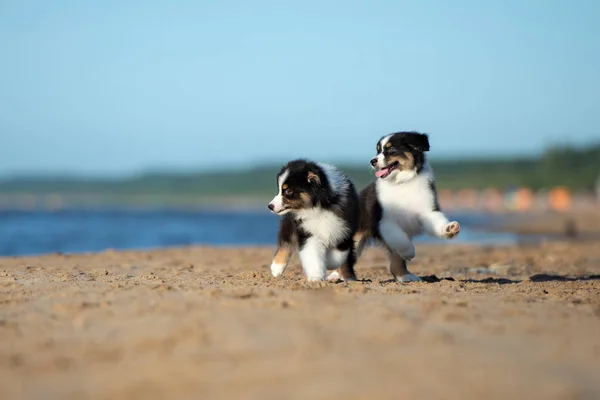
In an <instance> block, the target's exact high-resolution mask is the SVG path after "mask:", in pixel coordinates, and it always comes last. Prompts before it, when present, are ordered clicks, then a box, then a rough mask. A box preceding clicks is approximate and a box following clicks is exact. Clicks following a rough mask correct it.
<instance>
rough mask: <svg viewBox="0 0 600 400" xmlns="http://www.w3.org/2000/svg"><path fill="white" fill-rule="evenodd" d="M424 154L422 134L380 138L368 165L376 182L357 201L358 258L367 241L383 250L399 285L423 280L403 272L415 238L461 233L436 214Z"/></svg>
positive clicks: (426, 141) (426, 147) (425, 142)
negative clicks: (421, 235)
mask: <svg viewBox="0 0 600 400" xmlns="http://www.w3.org/2000/svg"><path fill="white" fill-rule="evenodd" d="M427 151H429V138H428V136H427V135H426V134H422V133H418V132H397V133H393V134H391V135H387V136H384V137H382V138H381V139H380V140H379V141H378V142H377V155H376V156H375V157H373V159H371V166H372V167H373V169H374V170H375V176H376V180H375V181H374V182H372V183H371V184H370V185H368V186H367V187H366V188H365V189H363V190H362V191H361V192H360V195H359V199H360V223H359V228H358V231H357V233H356V234H355V235H354V244H355V248H356V252H357V256H359V255H360V252H361V251H362V249H363V248H364V246H365V244H366V243H367V242H368V241H369V240H370V239H374V240H375V242H379V243H381V244H383V245H384V246H385V247H386V249H387V250H388V253H389V256H390V272H391V273H392V275H393V276H394V278H395V279H396V280H398V281H400V282H411V281H420V280H421V278H419V277H418V276H416V275H414V274H411V273H410V272H409V271H408V269H407V267H406V263H407V262H408V261H410V260H412V259H413V257H415V247H414V245H413V243H412V239H413V238H414V237H415V236H418V235H420V234H422V233H427V234H429V235H431V236H434V237H437V238H443V239H451V238H454V237H456V236H457V235H458V233H459V232H460V225H459V224H458V222H456V221H452V222H449V221H448V219H447V218H446V216H445V215H444V214H443V213H442V211H441V209H440V205H439V204H438V200H437V191H436V187H435V179H434V176H433V171H432V170H431V167H430V166H429V164H428V163H427V160H426V157H425V152H427Z"/></svg>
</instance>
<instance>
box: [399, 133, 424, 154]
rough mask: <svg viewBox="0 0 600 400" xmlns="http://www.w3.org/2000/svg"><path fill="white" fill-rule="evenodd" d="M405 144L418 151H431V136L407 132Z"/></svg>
mask: <svg viewBox="0 0 600 400" xmlns="http://www.w3.org/2000/svg"><path fill="white" fill-rule="evenodd" d="M404 143H405V144H406V145H407V146H409V147H412V148H413V149H415V150H417V151H429V136H427V134H426V133H418V132H407V133H406V134H405V135H404Z"/></svg>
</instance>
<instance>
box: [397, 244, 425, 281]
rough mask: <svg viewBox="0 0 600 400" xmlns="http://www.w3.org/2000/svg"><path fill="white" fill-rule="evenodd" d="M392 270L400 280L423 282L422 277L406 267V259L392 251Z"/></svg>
mask: <svg viewBox="0 0 600 400" xmlns="http://www.w3.org/2000/svg"><path fill="white" fill-rule="evenodd" d="M390 272H391V273H392V275H393V276H394V278H396V280H397V281H398V282H421V281H422V279H421V278H419V277H418V276H417V275H415V274H413V273H411V272H410V271H409V270H408V268H406V260H405V259H403V258H402V257H400V256H399V255H398V254H397V253H395V252H393V251H390Z"/></svg>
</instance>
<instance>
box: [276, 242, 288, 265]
mask: <svg viewBox="0 0 600 400" xmlns="http://www.w3.org/2000/svg"><path fill="white" fill-rule="evenodd" d="M291 256H292V248H291V247H287V246H284V247H280V248H278V249H277V251H276V252H275V255H274V256H273V262H274V263H275V264H279V265H286V264H287V263H288V261H289V260H290V257H291Z"/></svg>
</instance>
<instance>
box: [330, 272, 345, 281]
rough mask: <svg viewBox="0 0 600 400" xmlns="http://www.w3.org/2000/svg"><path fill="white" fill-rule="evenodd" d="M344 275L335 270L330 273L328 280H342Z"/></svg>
mask: <svg viewBox="0 0 600 400" xmlns="http://www.w3.org/2000/svg"><path fill="white" fill-rule="evenodd" d="M341 279H342V276H341V275H340V273H339V272H337V271H333V272H332V273H330V274H329V276H328V277H327V280H328V281H338V280H341Z"/></svg>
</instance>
